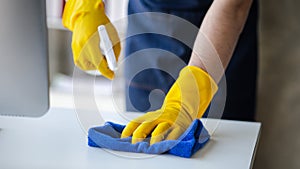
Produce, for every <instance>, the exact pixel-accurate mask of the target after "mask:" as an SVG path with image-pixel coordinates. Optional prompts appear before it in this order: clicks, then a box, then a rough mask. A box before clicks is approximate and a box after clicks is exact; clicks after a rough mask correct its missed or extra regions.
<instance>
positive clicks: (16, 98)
mask: <svg viewBox="0 0 300 169" xmlns="http://www.w3.org/2000/svg"><path fill="white" fill-rule="evenodd" d="M45 4H46V3H45V0H1V4H0V25H1V26H0V115H9V116H26V117H39V116H42V115H44V114H45V113H46V112H47V110H48V108H49V90H48V89H49V82H48V39H47V24H46V5H45Z"/></svg>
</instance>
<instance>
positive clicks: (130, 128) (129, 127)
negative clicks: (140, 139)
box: [121, 121, 140, 138]
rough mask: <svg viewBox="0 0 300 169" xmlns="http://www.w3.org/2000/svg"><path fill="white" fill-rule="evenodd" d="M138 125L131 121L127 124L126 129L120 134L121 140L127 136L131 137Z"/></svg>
mask: <svg viewBox="0 0 300 169" xmlns="http://www.w3.org/2000/svg"><path fill="white" fill-rule="evenodd" d="M139 125H140V123H137V122H134V121H131V122H129V123H128V124H127V125H126V127H125V128H124V130H123V132H122V134H121V138H127V137H129V136H131V135H132V134H133V132H134V131H135V129H136V128H137V127H138V126H139Z"/></svg>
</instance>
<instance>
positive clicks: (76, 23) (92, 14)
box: [63, 0, 121, 79]
mask: <svg viewBox="0 0 300 169" xmlns="http://www.w3.org/2000/svg"><path fill="white" fill-rule="evenodd" d="M63 25H64V26H65V27H66V28H68V29H70V30H71V31H72V32H73V37H72V50H73V58H74V62H75V65H77V66H78V67H79V68H80V69H82V70H97V69H98V70H99V71H100V72H101V74H102V75H103V76H105V77H106V78H109V79H112V78H113V77H114V73H113V72H112V71H111V70H110V69H109V68H108V64H107V61H106V59H105V57H103V55H102V54H101V52H100V47H99V43H100V38H99V34H98V26H100V25H105V27H106V30H107V32H108V34H109V37H110V40H111V41H112V45H113V50H114V52H115V56H116V57H117V58H116V60H118V57H119V54H120V50H121V46H120V42H119V41H120V40H119V37H118V34H117V31H116V29H115V28H114V26H113V25H112V24H111V23H110V21H109V19H108V18H107V16H106V15H105V10H104V3H103V2H102V0H91V1H88V0H68V1H67V2H66V5H65V9H64V13H63Z"/></svg>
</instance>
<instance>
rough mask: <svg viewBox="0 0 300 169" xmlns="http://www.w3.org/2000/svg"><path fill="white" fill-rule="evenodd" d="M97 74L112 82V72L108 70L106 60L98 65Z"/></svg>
mask: <svg viewBox="0 0 300 169" xmlns="http://www.w3.org/2000/svg"><path fill="white" fill-rule="evenodd" d="M98 70H99V72H100V73H101V74H102V75H103V76H104V77H106V78H108V79H109V80H112V79H113V78H114V75H115V74H114V72H113V71H112V70H110V69H109V67H108V64H107V61H106V59H104V57H103V59H102V60H101V61H100V64H99V65H98Z"/></svg>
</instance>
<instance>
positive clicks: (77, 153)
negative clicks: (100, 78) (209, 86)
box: [0, 108, 260, 169]
mask: <svg viewBox="0 0 300 169" xmlns="http://www.w3.org/2000/svg"><path fill="white" fill-rule="evenodd" d="M108 116H109V115H108ZM109 118H110V119H109V120H113V119H114V118H115V117H113V116H111V117H109ZM208 120H210V119H208ZM0 129H1V130H0V168H1V169H2V168H3V169H19V168H20V169H21V168H22V169H27V168H28V169H29V168H30V169H33V168H43V169H44V168H47V169H48V168H49V169H50V168H51V169H54V168H55V169H56V168H57V169H64V168H72V169H77V168H78V169H87V168H89V169H90V168H91V169H93V168H95V169H96V168H97V169H98V168H118V169H121V168H122V169H124V168H126V169H127V168H128V169H134V168H137V169H140V168H142V169H148V168H149V169H158V168H164V169H167V168H172V169H176V168H178V169H184V168H189V169H194V168H201V169H220V168H223V169H224V168H228V169H248V168H251V163H252V161H253V160H252V159H253V155H254V154H255V147H256V144H257V140H258V136H259V131H260V123H250V122H238V121H227V120H221V121H220V123H219V125H218V128H217V130H216V131H215V133H214V135H213V136H212V139H211V140H210V142H209V143H208V144H207V145H206V146H205V147H204V148H203V149H201V150H200V151H199V152H197V153H196V154H195V155H194V156H193V157H192V158H190V159H186V158H180V157H176V156H172V155H158V156H149V155H146V156H145V155H144V154H136V153H121V152H116V151H108V150H104V149H99V148H92V147H89V146H88V145H87V135H86V132H85V131H84V130H83V128H82V126H81V125H80V123H79V121H78V119H77V114H76V112H75V110H74V109H70V108H67V109H63V108H51V109H50V110H49V112H48V113H47V114H46V115H45V116H43V117H41V118H37V119H34V118H16V117H14V118H11V117H0Z"/></svg>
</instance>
